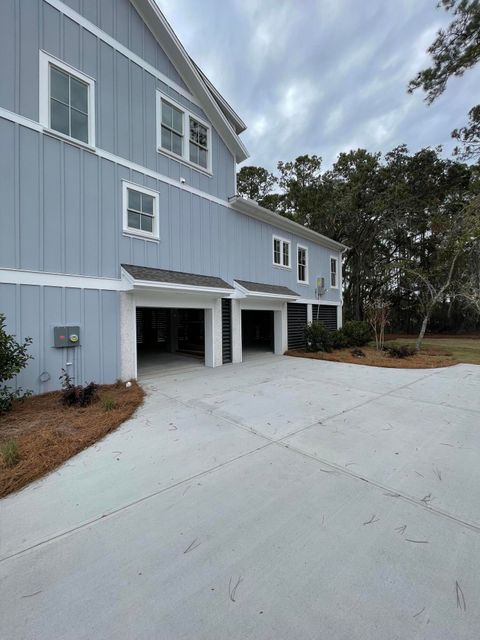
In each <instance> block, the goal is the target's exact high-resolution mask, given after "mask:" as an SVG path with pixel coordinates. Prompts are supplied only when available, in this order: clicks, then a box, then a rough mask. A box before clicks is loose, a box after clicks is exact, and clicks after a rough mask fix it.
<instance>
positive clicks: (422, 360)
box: [286, 347, 458, 369]
mask: <svg viewBox="0 0 480 640" xmlns="http://www.w3.org/2000/svg"><path fill="white" fill-rule="evenodd" d="M361 349H362V351H363V353H364V354H365V357H364V358H362V357H358V356H354V355H352V349H351V348H349V349H338V350H337V351H332V352H331V353H323V352H318V353H310V352H308V351H293V350H291V351H287V352H286V355H287V356H294V357H296V358H312V359H313V360H329V361H330V362H345V363H348V364H363V365H367V366H370V367H386V368H389V369H432V368H435V367H450V366H452V365H454V364H458V361H457V360H456V359H455V358H452V356H451V354H449V353H448V352H445V351H444V350H443V349H442V350H436V349H433V348H428V349H427V348H424V349H422V351H421V352H420V353H417V354H415V355H413V356H409V357H408V358H392V357H390V356H389V355H388V353H386V352H385V351H377V350H376V349H375V347H361Z"/></svg>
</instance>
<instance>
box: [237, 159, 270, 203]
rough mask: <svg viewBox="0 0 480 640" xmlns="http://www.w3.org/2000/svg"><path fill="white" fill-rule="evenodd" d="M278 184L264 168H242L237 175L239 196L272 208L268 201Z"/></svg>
mask: <svg viewBox="0 0 480 640" xmlns="http://www.w3.org/2000/svg"><path fill="white" fill-rule="evenodd" d="M276 182H277V179H276V178H275V176H274V175H273V174H272V173H270V172H269V171H267V170H266V169H264V168H263V167H254V166H250V167H242V168H241V169H240V171H239V172H238V175H237V191H238V193H239V195H241V196H244V197H245V198H249V199H250V200H255V202H258V204H260V205H262V206H267V208H270V207H268V200H269V196H270V192H271V191H272V189H273V186H274V185H275V183H276ZM272 195H274V194H272Z"/></svg>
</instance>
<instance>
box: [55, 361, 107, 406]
mask: <svg viewBox="0 0 480 640" xmlns="http://www.w3.org/2000/svg"><path fill="white" fill-rule="evenodd" d="M59 380H61V381H62V402H63V404H64V405H65V406H67V407H88V405H90V404H92V402H93V401H94V400H96V399H97V389H98V385H97V384H95V383H94V382H90V383H89V384H87V385H85V386H82V385H81V384H78V385H74V384H73V382H72V378H71V377H70V376H69V374H68V373H67V372H66V371H65V369H62V375H61V376H60V378H59Z"/></svg>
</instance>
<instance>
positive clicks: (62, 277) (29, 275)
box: [0, 268, 131, 291]
mask: <svg viewBox="0 0 480 640" xmlns="http://www.w3.org/2000/svg"><path fill="white" fill-rule="evenodd" d="M0 283H1V284H28V285H34V286H40V287H71V288H74V289H103V290H108V291H126V290H127V289H130V288H131V287H130V286H129V285H128V284H127V283H125V282H124V281H122V280H120V279H114V278H97V277H95V276H77V275H72V274H68V273H48V272H44V271H27V270H23V269H2V268H0Z"/></svg>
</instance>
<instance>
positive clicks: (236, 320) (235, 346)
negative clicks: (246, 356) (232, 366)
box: [232, 299, 242, 362]
mask: <svg viewBox="0 0 480 640" xmlns="http://www.w3.org/2000/svg"><path fill="white" fill-rule="evenodd" d="M232 362H242V308H241V306H240V300H235V299H232Z"/></svg>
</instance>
